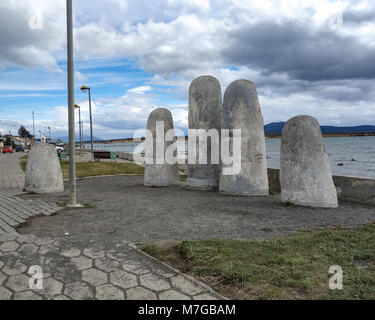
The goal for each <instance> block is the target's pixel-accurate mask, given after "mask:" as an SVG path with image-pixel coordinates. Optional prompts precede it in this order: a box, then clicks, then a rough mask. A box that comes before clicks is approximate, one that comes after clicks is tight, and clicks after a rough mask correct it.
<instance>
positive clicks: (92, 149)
mask: <svg viewBox="0 0 375 320" xmlns="http://www.w3.org/2000/svg"><path fill="white" fill-rule="evenodd" d="M81 91H82V92H88V93H89V109H90V136H91V151H94V137H93V134H92V110H91V88H89V87H86V86H82V87H81Z"/></svg>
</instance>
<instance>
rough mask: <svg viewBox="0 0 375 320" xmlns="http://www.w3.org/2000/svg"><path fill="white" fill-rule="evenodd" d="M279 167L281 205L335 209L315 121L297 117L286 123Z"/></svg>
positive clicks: (331, 184)
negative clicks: (289, 204)
mask: <svg viewBox="0 0 375 320" xmlns="http://www.w3.org/2000/svg"><path fill="white" fill-rule="evenodd" d="M280 165H281V170H280V185H281V201H282V202H283V203H291V204H295V205H301V206H310V207H321V208H337V207H338V200H337V191H336V188H335V185H334V183H333V179H332V171H331V166H330V162H329V158H328V155H327V153H326V151H325V147H324V143H323V137H322V132H321V129H320V126H319V123H318V121H317V120H316V119H315V118H313V117H310V116H297V117H294V118H292V119H290V120H289V121H288V122H287V123H286V125H285V127H284V129H283V132H282V141H281V163H280Z"/></svg>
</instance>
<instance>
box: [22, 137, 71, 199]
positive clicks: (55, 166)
mask: <svg viewBox="0 0 375 320" xmlns="http://www.w3.org/2000/svg"><path fill="white" fill-rule="evenodd" d="M25 191H27V192H34V193H37V194H50V193H61V192H64V181H63V175H62V171H61V166H60V162H59V158H58V156H57V152H56V149H55V148H54V147H53V146H52V145H50V144H47V143H38V144H36V145H34V146H33V147H32V149H31V151H30V153H29V156H28V159H27V169H26V177H25Z"/></svg>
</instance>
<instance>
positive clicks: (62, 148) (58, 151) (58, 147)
mask: <svg viewBox="0 0 375 320" xmlns="http://www.w3.org/2000/svg"><path fill="white" fill-rule="evenodd" d="M55 147H56V151H57V153H61V152H64V151H65V148H64V147H62V146H55Z"/></svg>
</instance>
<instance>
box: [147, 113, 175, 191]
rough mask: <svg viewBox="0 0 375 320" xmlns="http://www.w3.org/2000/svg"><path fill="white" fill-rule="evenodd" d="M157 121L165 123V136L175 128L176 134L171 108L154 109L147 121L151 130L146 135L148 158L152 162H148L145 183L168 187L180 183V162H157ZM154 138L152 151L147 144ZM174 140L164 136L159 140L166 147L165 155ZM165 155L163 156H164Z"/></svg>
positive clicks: (163, 133) (151, 185) (148, 128)
mask: <svg viewBox="0 0 375 320" xmlns="http://www.w3.org/2000/svg"><path fill="white" fill-rule="evenodd" d="M157 122H159V124H160V123H163V127H164V128H162V129H164V130H163V132H161V134H162V135H163V136H165V134H166V133H167V132H168V131H169V130H173V137H174V138H175V135H174V127H173V118H172V114H171V113H170V111H169V110H167V109H164V108H159V109H156V110H154V111H153V112H152V113H151V114H150V116H149V118H148V121H147V130H149V133H148V134H147V137H146V140H147V141H146V158H149V159H151V162H152V164H146V168H145V177H144V184H145V185H146V186H149V187H167V186H173V185H177V184H179V174H178V164H177V163H176V164H168V163H166V162H165V161H163V164H157V159H156V157H157V154H156V148H157V141H156V131H157ZM159 138H160V137H159ZM148 139H152V141H151V143H152V150H151V152H149V151H148V149H147V144H148V143H149V141H150V140H148ZM173 143H175V140H174V141H166V140H165V139H163V138H162V140H160V141H159V146H160V144H162V145H161V147H162V149H164V150H163V151H164V155H165V151H166V150H167V149H168V147H170V146H171V145H172V144H173ZM164 155H163V156H164ZM175 156H177V150H176V153H175Z"/></svg>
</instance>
